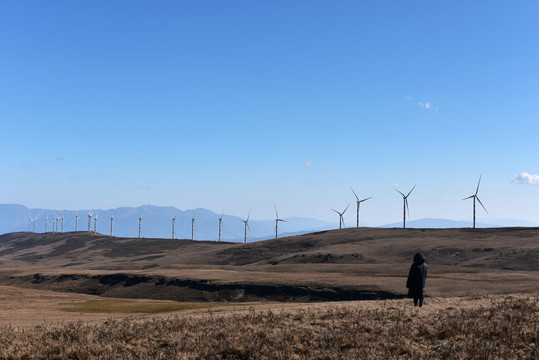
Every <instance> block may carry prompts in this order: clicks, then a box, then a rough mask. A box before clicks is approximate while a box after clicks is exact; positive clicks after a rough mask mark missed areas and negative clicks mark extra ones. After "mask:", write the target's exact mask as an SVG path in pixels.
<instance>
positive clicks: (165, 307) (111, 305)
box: [60, 299, 227, 314]
mask: <svg viewBox="0 0 539 360" xmlns="http://www.w3.org/2000/svg"><path fill="white" fill-rule="evenodd" d="M61 305H62V306H61V308H60V310H63V311H68V312H78V313H105V314H113V313H121V314H159V313H167V312H173V311H184V310H192V309H205V308H213V307H218V306H227V304H226V303H200V302H199V303H194V302H173V301H170V302H169V301H166V302H165V301H133V300H117V299H114V300H112V299H110V300H109V299H106V300H88V301H85V302H73V303H64V304H61Z"/></svg>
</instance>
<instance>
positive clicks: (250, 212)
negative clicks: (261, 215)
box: [247, 209, 251, 222]
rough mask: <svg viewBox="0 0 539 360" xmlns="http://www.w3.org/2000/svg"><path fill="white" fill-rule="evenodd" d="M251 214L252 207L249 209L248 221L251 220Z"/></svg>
mask: <svg viewBox="0 0 539 360" xmlns="http://www.w3.org/2000/svg"><path fill="white" fill-rule="evenodd" d="M250 216H251V209H249V214H248V215H247V222H249V217H250Z"/></svg>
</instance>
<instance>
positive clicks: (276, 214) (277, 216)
mask: <svg viewBox="0 0 539 360" xmlns="http://www.w3.org/2000/svg"><path fill="white" fill-rule="evenodd" d="M273 208H274V209H275V218H276V219H278V218H279V214H278V213H277V206H275V203H273Z"/></svg>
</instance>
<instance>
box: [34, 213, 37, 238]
mask: <svg viewBox="0 0 539 360" xmlns="http://www.w3.org/2000/svg"><path fill="white" fill-rule="evenodd" d="M36 223H37V216H36V217H35V218H34V234H35V233H36Z"/></svg>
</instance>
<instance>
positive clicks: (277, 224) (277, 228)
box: [273, 204, 286, 240]
mask: <svg viewBox="0 0 539 360" xmlns="http://www.w3.org/2000/svg"><path fill="white" fill-rule="evenodd" d="M273 208H274V209H275V240H277V238H278V237H279V221H282V222H286V220H283V219H279V214H278V213H277V206H275V204H273Z"/></svg>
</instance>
